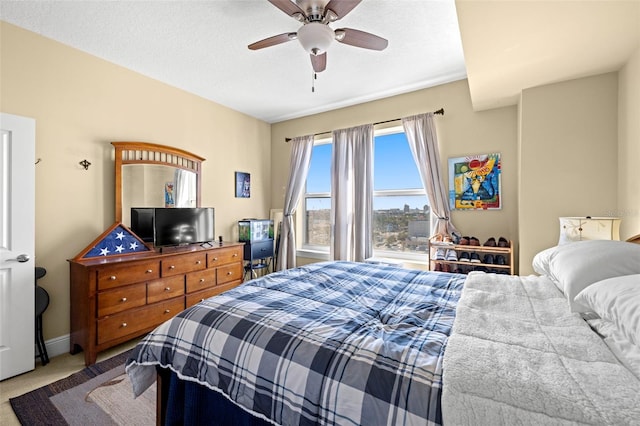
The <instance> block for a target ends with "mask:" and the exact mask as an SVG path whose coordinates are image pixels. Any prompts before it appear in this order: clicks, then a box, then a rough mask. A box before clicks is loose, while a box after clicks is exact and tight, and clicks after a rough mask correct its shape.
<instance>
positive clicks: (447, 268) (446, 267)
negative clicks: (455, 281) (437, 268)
mask: <svg viewBox="0 0 640 426" xmlns="http://www.w3.org/2000/svg"><path fill="white" fill-rule="evenodd" d="M442 272H451V267H450V266H449V264H448V263H443V264H442Z"/></svg>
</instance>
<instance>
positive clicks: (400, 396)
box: [126, 262, 465, 425]
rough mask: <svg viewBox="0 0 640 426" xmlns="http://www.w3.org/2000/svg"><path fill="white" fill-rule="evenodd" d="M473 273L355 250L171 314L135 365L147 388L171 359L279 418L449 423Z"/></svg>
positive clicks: (179, 368)
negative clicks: (364, 256) (369, 258)
mask: <svg viewBox="0 0 640 426" xmlns="http://www.w3.org/2000/svg"><path fill="white" fill-rule="evenodd" d="M464 279H465V276H464V275H457V274H448V273H430V272H426V271H417V270H409V269H400V268H396V267H390V266H383V265H372V264H365V263H352V262H322V263H315V264H311V265H307V266H303V267H299V268H295V269H291V270H288V271H282V272H277V273H273V274H270V275H267V276H265V277H262V278H259V279H257V280H252V281H249V282H246V283H244V284H243V285H241V286H239V287H237V288H235V289H233V290H230V291H228V292H226V293H223V294H221V295H218V296H216V297H213V298H211V299H207V300H205V301H203V302H201V303H199V304H198V305H195V306H192V307H191V308H189V309H187V310H185V311H184V312H182V313H180V314H178V315H177V316H176V317H174V318H173V319H171V320H169V321H167V322H166V323H164V324H162V325H161V326H159V327H158V328H157V329H156V330H155V331H153V332H152V333H150V334H149V335H148V336H146V337H145V338H144V339H143V341H141V342H140V343H139V344H138V345H137V346H136V348H135V350H134V351H133V353H132V355H131V358H130V359H129V360H128V361H127V367H126V368H127V373H128V374H129V376H130V378H131V380H132V383H133V387H134V393H135V394H136V395H139V394H141V393H142V392H143V391H144V389H146V388H147V387H148V386H149V385H150V384H151V383H152V382H153V380H154V379H155V368H154V366H156V365H161V366H164V367H169V368H170V369H171V370H173V371H174V372H176V373H177V375H178V376H179V377H180V378H182V379H185V380H190V381H196V382H198V383H201V384H203V385H206V386H207V387H209V388H211V389H213V390H216V391H218V392H220V393H222V394H223V395H225V396H226V397H227V398H229V399H230V400H231V401H233V402H234V403H235V404H237V405H239V406H240V407H242V408H243V409H245V410H246V411H248V412H250V413H252V414H253V415H255V416H258V417H261V418H264V419H268V420H270V421H272V422H273V423H276V424H283V425H299V424H323V425H324V424H327V425H379V424H380V425H425V424H440V423H441V412H440V393H441V384H442V383H441V380H442V358H443V354H444V350H445V346H446V343H447V338H448V336H449V334H450V332H451V328H452V326H453V321H454V317H455V311H456V304H457V302H458V299H459V297H460V293H461V290H462V286H463V282H464Z"/></svg>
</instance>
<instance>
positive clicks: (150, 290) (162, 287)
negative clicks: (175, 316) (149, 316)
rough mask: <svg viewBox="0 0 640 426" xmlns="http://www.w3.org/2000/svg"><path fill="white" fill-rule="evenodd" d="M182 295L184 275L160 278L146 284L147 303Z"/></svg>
mask: <svg viewBox="0 0 640 426" xmlns="http://www.w3.org/2000/svg"><path fill="white" fill-rule="evenodd" d="M183 294H184V275H176V276H175V277H169V278H161V279H159V280H156V281H152V282H150V283H147V303H149V304H151V303H156V302H160V301H162V300H167V299H171V298H172V297H177V296H181V295H183Z"/></svg>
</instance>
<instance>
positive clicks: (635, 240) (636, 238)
mask: <svg viewBox="0 0 640 426" xmlns="http://www.w3.org/2000/svg"><path fill="white" fill-rule="evenodd" d="M627 242H628V243H636V244H640V234H638V235H635V236H633V237H631V238H627Z"/></svg>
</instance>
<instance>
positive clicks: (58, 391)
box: [9, 351, 156, 426]
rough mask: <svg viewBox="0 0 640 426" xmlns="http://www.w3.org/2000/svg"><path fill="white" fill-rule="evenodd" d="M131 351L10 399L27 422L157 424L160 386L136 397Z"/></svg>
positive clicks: (18, 414)
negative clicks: (129, 367)
mask: <svg viewBox="0 0 640 426" xmlns="http://www.w3.org/2000/svg"><path fill="white" fill-rule="evenodd" d="M129 352H130V351H127V352H124V353H122V354H119V355H116V356H114V357H113V358H110V359H108V360H105V361H102V362H100V363H98V364H94V365H92V366H90V367H87V368H85V369H84V370H82V371H80V372H78V373H75V374H72V375H71V376H69V377H67V378H65V379H62V380H58V381H57V382H54V383H51V384H49V385H47V386H43V387H41V388H39V389H36V390H34V391H31V392H28V393H26V394H24V395H21V396H18V397H16V398H11V399H10V400H9V402H10V403H11V407H12V408H13V411H14V412H15V414H16V417H18V420H19V421H20V423H21V424H23V425H71V426H75V425H79V426H80V425H82V426H85V425H135V426H144V425H154V424H155V421H156V411H155V410H156V388H155V386H151V387H150V388H149V389H148V390H147V391H146V392H145V393H144V394H142V395H140V396H139V397H138V398H136V399H134V398H133V392H132V390H131V383H130V382H129V378H128V377H127V375H126V374H125V372H124V363H125V361H126V359H127V356H128V355H129Z"/></svg>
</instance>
